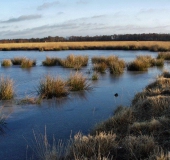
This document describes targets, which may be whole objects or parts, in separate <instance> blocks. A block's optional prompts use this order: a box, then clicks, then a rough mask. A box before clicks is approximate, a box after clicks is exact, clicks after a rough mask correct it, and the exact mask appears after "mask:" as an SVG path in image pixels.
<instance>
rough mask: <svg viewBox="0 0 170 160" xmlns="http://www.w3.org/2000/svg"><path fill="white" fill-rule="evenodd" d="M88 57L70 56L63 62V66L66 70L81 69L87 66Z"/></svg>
mask: <svg viewBox="0 0 170 160" xmlns="http://www.w3.org/2000/svg"><path fill="white" fill-rule="evenodd" d="M87 63H88V56H76V55H73V54H70V55H68V56H67V57H66V59H62V60H61V65H62V66H63V67H65V68H74V69H77V70H78V69H80V68H81V67H83V66H87Z"/></svg>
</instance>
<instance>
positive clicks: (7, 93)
mask: <svg viewBox="0 0 170 160" xmlns="http://www.w3.org/2000/svg"><path fill="white" fill-rule="evenodd" d="M13 85H14V82H13V80H12V79H10V78H8V77H4V76H0V100H9V99H12V98H13V97H14V86H13Z"/></svg>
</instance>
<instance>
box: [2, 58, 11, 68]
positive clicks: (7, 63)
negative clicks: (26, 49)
mask: <svg viewBox="0 0 170 160" xmlns="http://www.w3.org/2000/svg"><path fill="white" fill-rule="evenodd" d="M11 65H12V62H11V60H10V59H4V60H3V61H2V62H1V66H4V67H9V66H11Z"/></svg>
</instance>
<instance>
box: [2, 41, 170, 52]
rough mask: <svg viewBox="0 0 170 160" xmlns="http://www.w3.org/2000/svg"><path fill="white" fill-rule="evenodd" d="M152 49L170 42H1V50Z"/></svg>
mask: <svg viewBox="0 0 170 160" xmlns="http://www.w3.org/2000/svg"><path fill="white" fill-rule="evenodd" d="M42 48H43V50H44V51H50V50H54V51H57V50H86V49H107V50H150V51H170V42H163V41H107V42H106V41H102V42H46V43H4V44H3V43H1V44H0V50H4V51H10V50H38V51H39V50H42Z"/></svg>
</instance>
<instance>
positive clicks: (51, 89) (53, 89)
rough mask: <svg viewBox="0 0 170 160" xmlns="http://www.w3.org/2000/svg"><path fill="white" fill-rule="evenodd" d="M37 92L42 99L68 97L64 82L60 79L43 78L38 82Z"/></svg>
mask: <svg viewBox="0 0 170 160" xmlns="http://www.w3.org/2000/svg"><path fill="white" fill-rule="evenodd" d="M37 92H38V94H39V95H40V97H42V98H47V99H49V98H53V97H64V96H67V95H68V90H67V87H66V82H65V81H64V80H62V79H61V78H60V77H57V78H54V77H52V76H50V75H47V76H45V77H44V78H43V79H41V81H40V82H39V86H38V88H37Z"/></svg>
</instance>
